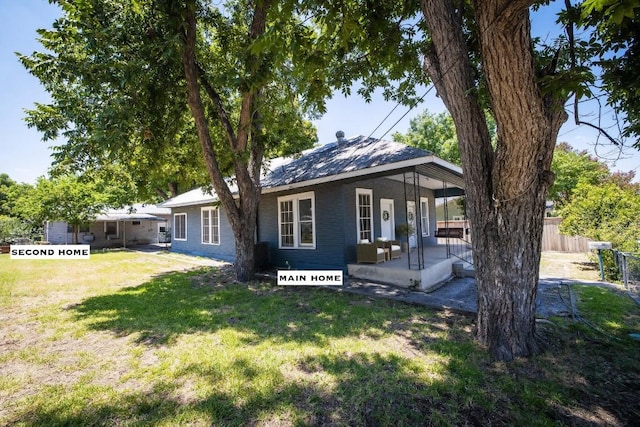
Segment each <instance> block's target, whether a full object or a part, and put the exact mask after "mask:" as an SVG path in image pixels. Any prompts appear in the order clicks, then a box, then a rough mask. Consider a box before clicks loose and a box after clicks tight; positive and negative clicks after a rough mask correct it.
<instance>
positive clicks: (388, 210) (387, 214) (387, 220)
mask: <svg viewBox="0 0 640 427" xmlns="http://www.w3.org/2000/svg"><path fill="white" fill-rule="evenodd" d="M395 228H396V225H395V219H394V215H393V199H380V236H381V237H383V238H386V239H388V240H394V239H395V238H396V230H395Z"/></svg>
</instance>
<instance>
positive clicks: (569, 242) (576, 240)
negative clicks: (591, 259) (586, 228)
mask: <svg viewBox="0 0 640 427" xmlns="http://www.w3.org/2000/svg"><path fill="white" fill-rule="evenodd" d="M561 222H562V218H545V219H544V229H543V231H542V251H543V252H544V251H556V252H589V248H588V245H587V244H588V242H589V241H590V240H589V239H587V238H586V237H581V236H567V235H565V234H562V233H560V230H559V229H558V226H559V225H560V223H561Z"/></svg>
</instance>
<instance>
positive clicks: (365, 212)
mask: <svg viewBox="0 0 640 427" xmlns="http://www.w3.org/2000/svg"><path fill="white" fill-rule="evenodd" d="M356 214H357V223H358V242H361V241H363V240H368V241H369V242H373V190H369V189H366V188H356Z"/></svg>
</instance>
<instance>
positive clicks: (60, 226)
mask: <svg viewBox="0 0 640 427" xmlns="http://www.w3.org/2000/svg"><path fill="white" fill-rule="evenodd" d="M170 224H171V209H169V208H164V207H160V206H156V205H145V204H135V205H132V206H128V207H125V208H122V209H109V210H107V211H105V212H104V213H102V214H100V215H98V216H97V218H96V220H95V221H94V222H92V223H90V224H84V225H82V226H80V230H79V232H78V242H77V243H78V244H90V245H91V247H92V248H108V247H127V246H134V245H141V244H150V243H169V242H171V232H170V227H171V226H170ZM73 239H74V230H73V226H71V225H70V224H67V223H66V222H62V221H52V222H48V223H47V225H46V227H45V240H46V241H48V242H49V243H51V244H71V243H73Z"/></svg>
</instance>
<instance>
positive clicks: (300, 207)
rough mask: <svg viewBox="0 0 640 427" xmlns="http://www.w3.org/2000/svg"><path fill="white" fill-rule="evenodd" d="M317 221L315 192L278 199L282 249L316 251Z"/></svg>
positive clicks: (279, 235)
mask: <svg viewBox="0 0 640 427" xmlns="http://www.w3.org/2000/svg"><path fill="white" fill-rule="evenodd" d="M315 221H316V214H315V194H314V192H313V191H310V192H307V193H300V194H292V195H290V196H282V197H278V238H279V247H280V249H289V248H301V249H315V247H316V223H315Z"/></svg>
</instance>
